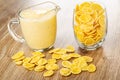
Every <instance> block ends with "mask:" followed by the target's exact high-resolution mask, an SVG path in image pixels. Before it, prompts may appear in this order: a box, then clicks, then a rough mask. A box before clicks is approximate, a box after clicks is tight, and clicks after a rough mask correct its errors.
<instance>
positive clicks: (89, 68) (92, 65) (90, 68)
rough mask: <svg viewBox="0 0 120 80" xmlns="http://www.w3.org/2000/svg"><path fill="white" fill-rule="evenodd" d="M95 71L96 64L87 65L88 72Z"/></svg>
mask: <svg viewBox="0 0 120 80" xmlns="http://www.w3.org/2000/svg"><path fill="white" fill-rule="evenodd" d="M95 71H96V66H95V65H94V64H90V65H88V72H95Z"/></svg>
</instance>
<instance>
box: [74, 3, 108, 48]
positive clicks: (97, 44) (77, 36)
mask: <svg viewBox="0 0 120 80" xmlns="http://www.w3.org/2000/svg"><path fill="white" fill-rule="evenodd" d="M85 2H91V1H85ZM92 2H94V1H92ZM82 3H84V2H82ZM82 3H80V4H82ZM94 3H97V4H99V5H101V6H102V8H103V9H104V16H105V21H104V22H105V26H104V30H101V31H100V33H103V36H102V37H101V38H100V39H99V40H98V41H97V40H96V37H99V35H96V34H98V33H97V31H94V29H93V30H91V31H89V33H90V34H89V36H88V34H86V33H84V32H82V31H80V30H78V31H76V30H77V29H76V26H79V27H80V26H81V24H80V25H79V24H77V23H76V11H75V9H74V11H73V30H74V36H75V39H76V42H77V43H78V45H79V47H80V48H82V49H84V50H95V49H97V48H99V47H101V46H102V44H103V42H104V41H105V37H106V34H107V26H108V24H107V21H108V20H107V12H106V9H105V6H104V5H103V4H101V3H99V2H94ZM81 23H82V22H81ZM79 27H77V28H78V29H79ZM93 27H95V26H94V25H93ZM83 28H84V26H83ZM95 29H96V28H95ZM84 30H85V31H87V29H84ZM83 33H84V35H83ZM86 36H88V37H86ZM81 38H82V39H81ZM86 39H88V41H89V42H90V40H92V41H95V42H94V43H93V44H90V45H87V44H86V42H87V40H86ZM92 41H91V42H92ZM89 42H88V43H89Z"/></svg>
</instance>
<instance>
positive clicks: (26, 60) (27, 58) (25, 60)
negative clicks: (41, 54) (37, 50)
mask: <svg viewBox="0 0 120 80" xmlns="http://www.w3.org/2000/svg"><path fill="white" fill-rule="evenodd" d="M31 59H32V58H31V57H26V58H25V59H23V62H27V63H29V62H30V61H31Z"/></svg>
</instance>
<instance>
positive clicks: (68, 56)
mask: <svg viewBox="0 0 120 80" xmlns="http://www.w3.org/2000/svg"><path fill="white" fill-rule="evenodd" d="M70 58H71V56H70V55H69V54H63V55H62V56H61V59H62V60H69V59H70Z"/></svg>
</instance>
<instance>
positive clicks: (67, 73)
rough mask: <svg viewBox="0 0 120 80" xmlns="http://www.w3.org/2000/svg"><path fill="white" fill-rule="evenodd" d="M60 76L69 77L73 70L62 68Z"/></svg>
mask: <svg viewBox="0 0 120 80" xmlns="http://www.w3.org/2000/svg"><path fill="white" fill-rule="evenodd" d="M60 74H61V75H62V76H69V75H70V74H71V70H70V69H68V68H61V69H60Z"/></svg>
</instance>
